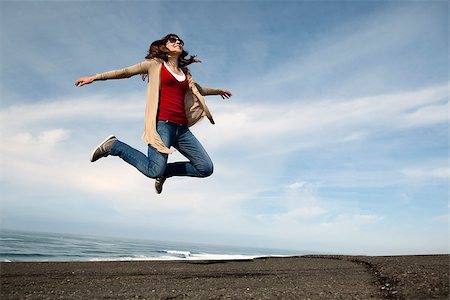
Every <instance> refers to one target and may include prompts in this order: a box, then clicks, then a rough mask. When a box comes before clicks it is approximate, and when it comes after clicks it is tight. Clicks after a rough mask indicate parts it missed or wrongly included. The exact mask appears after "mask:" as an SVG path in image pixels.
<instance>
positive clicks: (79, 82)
mask: <svg viewBox="0 0 450 300" xmlns="http://www.w3.org/2000/svg"><path fill="white" fill-rule="evenodd" d="M94 80H95V76H89V77H82V78H80V79H77V80H75V85H76V86H83V85H85V84H90V83H92V82H94Z"/></svg>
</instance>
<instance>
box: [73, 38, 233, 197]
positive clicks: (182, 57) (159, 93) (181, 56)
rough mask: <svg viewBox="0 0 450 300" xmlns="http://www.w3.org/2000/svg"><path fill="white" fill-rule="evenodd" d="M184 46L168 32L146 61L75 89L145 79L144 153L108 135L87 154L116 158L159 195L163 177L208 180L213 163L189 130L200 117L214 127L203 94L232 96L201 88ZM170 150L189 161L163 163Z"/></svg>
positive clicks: (80, 81) (89, 79)
mask: <svg viewBox="0 0 450 300" xmlns="http://www.w3.org/2000/svg"><path fill="white" fill-rule="evenodd" d="M187 56H188V53H187V52H186V51H185V50H184V42H183V41H182V40H181V39H180V38H179V37H178V36H177V35H176V34H168V35H166V36H165V37H163V38H162V39H160V40H157V41H154V42H153V43H152V44H151V45H150V48H149V50H148V55H147V56H146V57H145V58H146V59H145V60H144V61H142V62H140V63H138V64H136V65H134V66H130V67H127V68H124V69H119V70H113V71H109V72H105V73H100V74H97V75H95V76H90V77H83V78H80V79H78V80H76V81H75V85H76V86H83V85H85V84H90V83H92V82H94V81H97V80H108V79H121V78H129V77H131V76H135V75H138V74H139V75H142V79H143V80H145V79H146V78H147V98H146V107H145V119H144V133H143V135H142V139H143V140H144V141H145V142H146V143H147V145H148V154H147V155H145V154H143V153H142V152H140V151H138V150H136V149H134V148H132V147H130V146H129V145H127V144H125V143H124V142H122V141H119V140H118V139H117V138H116V137H115V136H114V135H110V136H108V137H107V138H106V139H105V140H104V141H103V142H101V143H100V145H98V146H97V147H96V148H95V149H94V151H93V152H92V154H91V158H90V160H91V162H94V161H96V160H98V159H99V158H102V157H106V156H108V155H112V156H119V157H120V158H122V159H123V160H124V161H125V162H127V163H129V164H130V165H132V166H134V167H135V168H136V169H138V170H139V171H140V172H141V173H142V174H144V175H145V176H147V177H150V178H154V179H155V190H156V193H158V194H160V193H161V192H162V189H163V184H164V182H165V180H166V179H167V178H170V177H173V176H191V177H207V176H210V175H211V174H212V173H213V163H212V161H211V159H210V157H209V155H208V153H207V152H206V151H205V149H204V148H203V146H202V145H201V144H200V142H199V141H198V140H197V138H196V137H195V136H194V135H193V134H192V132H191V131H190V130H189V127H190V126H192V125H194V124H195V123H197V122H198V121H199V120H200V119H202V118H203V117H205V116H206V117H207V118H208V119H209V121H210V122H211V123H212V124H214V120H213V118H212V116H211V113H210V112H209V109H208V107H207V106H206V104H205V100H204V98H203V96H207V95H220V96H221V97H222V98H224V99H225V98H229V97H231V95H232V94H231V92H230V91H228V90H226V89H220V88H207V87H202V86H200V85H199V84H198V83H196V82H195V81H194V80H193V79H192V75H191V73H190V72H189V70H188V68H187V66H188V65H190V64H191V63H195V62H200V61H199V60H198V59H196V57H195V56H192V55H191V56H190V57H189V58H187ZM171 147H174V148H175V149H177V150H178V151H179V152H180V153H181V154H182V155H184V156H185V157H186V158H187V159H188V161H183V162H175V163H167V159H168V155H169V154H170V153H172V152H173V151H172V150H171V149H170V148H171Z"/></svg>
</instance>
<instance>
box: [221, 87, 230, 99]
mask: <svg viewBox="0 0 450 300" xmlns="http://www.w3.org/2000/svg"><path fill="white" fill-rule="evenodd" d="M219 95H220V97H222V99H228V98H230V97H231V96H233V94H232V93H231V92H230V91H229V90H226V89H219Z"/></svg>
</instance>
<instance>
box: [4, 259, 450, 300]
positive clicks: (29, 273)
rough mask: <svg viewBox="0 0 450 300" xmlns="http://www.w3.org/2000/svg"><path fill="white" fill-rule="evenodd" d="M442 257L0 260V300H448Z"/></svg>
mask: <svg viewBox="0 0 450 300" xmlns="http://www.w3.org/2000/svg"><path fill="white" fill-rule="evenodd" d="M449 264H450V256H449V255H428V256H392V257H370V256H318V255H313V256H301V257H285V258H276V257H272V258H259V259H253V260H245V261H128V262H43V263H19V262H16V263H1V264H0V272H1V298H2V299H448V297H449V268H450V265H449Z"/></svg>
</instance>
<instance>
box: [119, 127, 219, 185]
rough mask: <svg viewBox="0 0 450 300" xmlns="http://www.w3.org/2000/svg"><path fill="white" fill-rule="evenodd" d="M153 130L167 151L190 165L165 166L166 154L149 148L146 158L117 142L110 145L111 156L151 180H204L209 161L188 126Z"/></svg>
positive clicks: (208, 174)
mask: <svg viewBox="0 0 450 300" xmlns="http://www.w3.org/2000/svg"><path fill="white" fill-rule="evenodd" d="M156 130H157V131H158V133H159V135H160V136H161V139H162V141H163V142H164V144H165V145H166V146H167V148H170V147H171V146H173V147H174V148H175V149H177V150H178V151H179V152H180V153H181V154H183V155H184V156H185V157H186V158H187V159H188V160H189V161H184V162H175V163H169V164H168V163H167V158H168V154H164V153H161V152H158V150H156V149H155V148H153V147H152V146H150V145H149V146H148V156H146V155H145V154H143V153H142V152H140V151H138V150H136V149H134V148H132V147H130V146H129V145H127V144H125V143H123V142H121V141H119V140H117V141H116V142H114V144H113V145H112V148H111V153H110V154H111V155H113V156H119V157H120V158H122V159H123V160H124V161H126V162H127V163H129V164H130V165H132V166H134V167H135V168H136V169H138V170H139V171H140V172H141V173H142V174H144V175H145V176H147V177H150V178H160V177H166V178H169V177H172V176H191V177H207V176H210V175H211V174H212V173H213V163H212V161H211V158H209V155H208V153H206V151H205V149H204V148H203V146H202V145H201V144H200V142H199V141H198V140H197V138H196V137H195V136H194V135H193V134H192V132H191V131H190V130H189V128H188V127H187V126H184V125H177V124H174V123H170V122H167V121H158V122H157V126H156Z"/></svg>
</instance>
